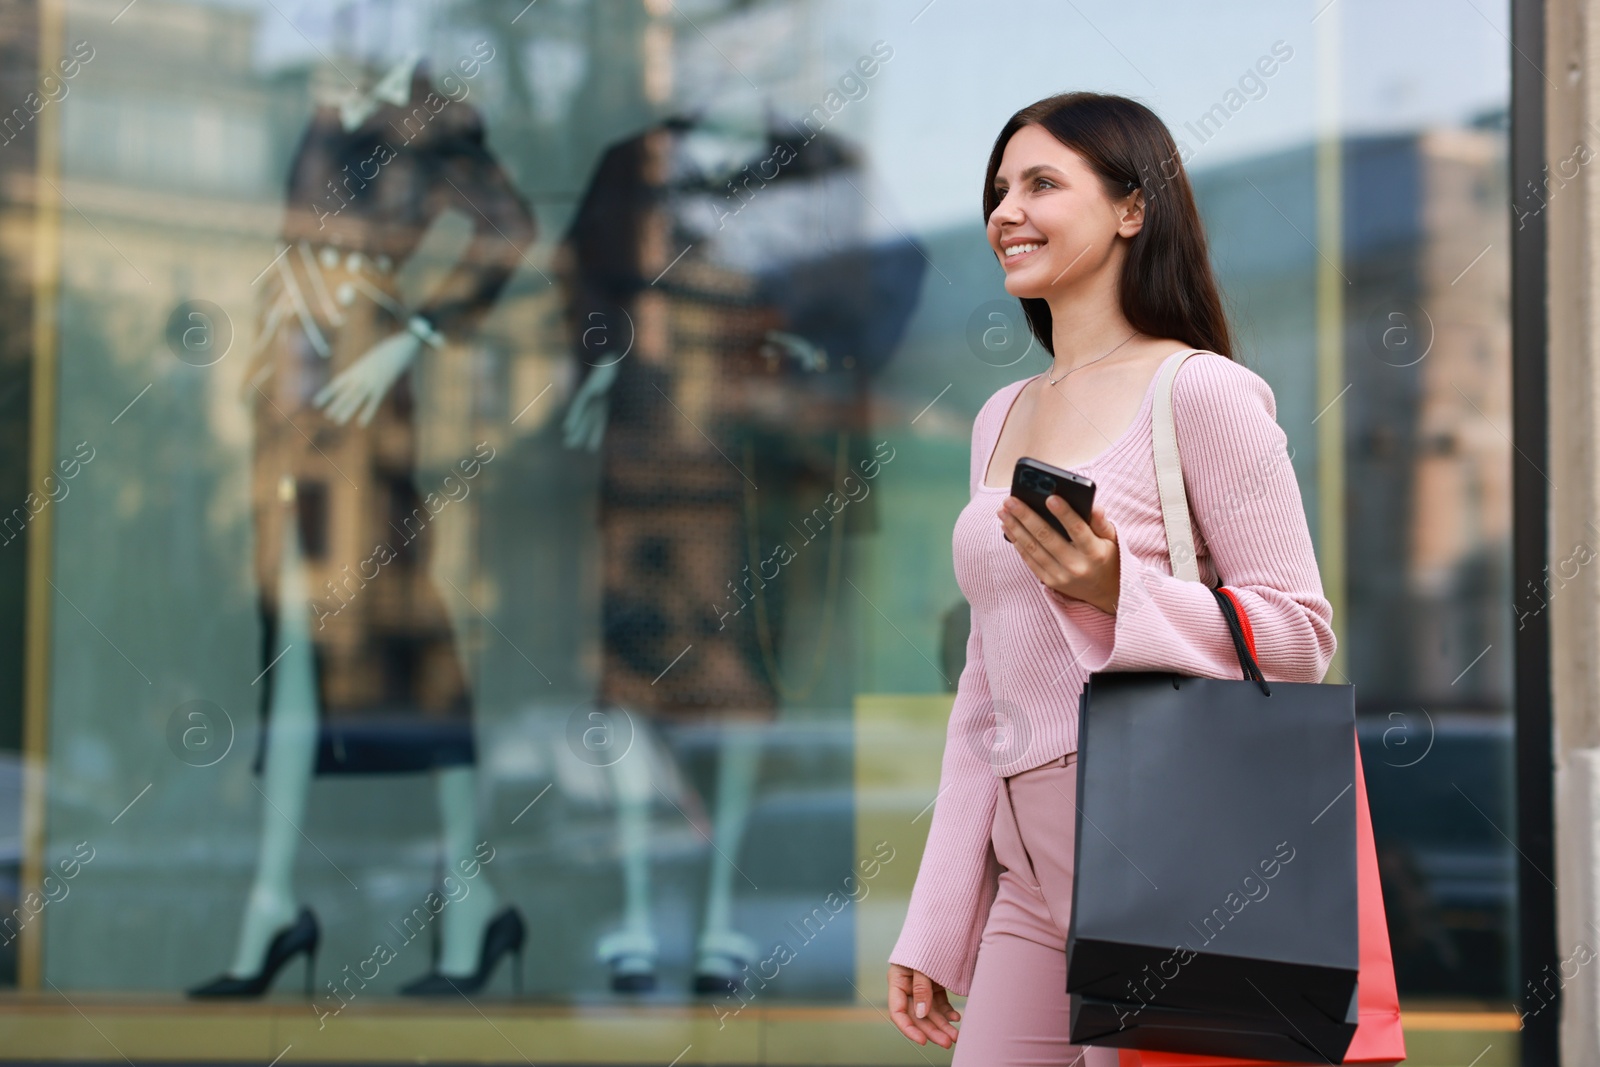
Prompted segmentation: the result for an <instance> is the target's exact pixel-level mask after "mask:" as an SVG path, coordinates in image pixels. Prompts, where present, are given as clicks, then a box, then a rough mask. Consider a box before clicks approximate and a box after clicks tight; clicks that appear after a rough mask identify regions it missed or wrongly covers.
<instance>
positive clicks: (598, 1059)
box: [0, 993, 1517, 1067]
mask: <svg viewBox="0 0 1600 1067" xmlns="http://www.w3.org/2000/svg"><path fill="white" fill-rule="evenodd" d="M80 1013H81V1014H80ZM319 1027H320V1028H319ZM1405 1028H1406V1031H1407V1033H1408V1035H1409V1034H1416V1035H1417V1036H1418V1042H1417V1044H1418V1045H1419V1046H1421V1045H1426V1044H1429V1043H1430V1042H1434V1043H1437V1042H1438V1041H1440V1040H1444V1041H1448V1040H1450V1038H1451V1036H1452V1035H1454V1036H1455V1037H1456V1039H1457V1041H1458V1043H1461V1044H1463V1045H1465V1044H1469V1043H1470V1039H1471V1038H1473V1037H1476V1038H1477V1040H1478V1041H1483V1040H1489V1039H1491V1037H1492V1034H1494V1033H1500V1032H1506V1031H1514V1030H1515V1029H1516V1028H1517V1015H1516V1013H1515V1012H1488V1011H1475V1012H1447V1011H1421V1012H1407V1013H1406V1014H1405ZM1478 1035H1485V1036H1481V1037H1480V1036H1478ZM1495 1043H1496V1044H1500V1045H1503V1044H1505V1042H1504V1041H1499V1040H1496V1041H1495ZM289 1046H293V1051H292V1052H291V1053H290V1055H289V1056H288V1057H286V1060H287V1059H298V1060H302V1061H307V1060H309V1061H313V1062H320V1063H336V1062H338V1063H361V1062H399V1061H402V1060H404V1061H406V1062H428V1061H443V1062H451V1063H465V1062H476V1063H518V1064H520V1063H528V1062H533V1063H550V1062H557V1063H573V1064H580V1063H605V1064H653V1065H657V1067H659V1065H660V1064H664V1063H668V1062H676V1063H677V1064H679V1065H680V1067H690V1065H691V1064H771V1065H774V1067H790V1065H800V1064H840V1065H844V1064H851V1065H856V1067H860V1065H864V1064H895V1065H899V1064H905V1065H907V1067H926V1065H927V1064H947V1063H949V1062H950V1053H948V1052H945V1051H944V1050H942V1049H939V1048H937V1047H935V1046H933V1045H931V1044H930V1045H928V1046H926V1047H920V1048H919V1047H918V1046H916V1045H913V1044H911V1043H910V1042H909V1041H907V1040H906V1039H905V1038H904V1037H902V1036H901V1035H900V1032H899V1031H898V1030H896V1029H895V1028H894V1027H893V1026H892V1025H891V1024H890V1023H889V1021H888V1020H887V1019H886V1018H884V1016H883V1014H882V1009H881V1008H877V1007H873V1006H861V1007H849V1006H836V1007H832V1006H830V1007H822V1006H806V1005H795V1006H791V1007H776V1006H762V1005H759V1004H752V1005H751V1006H750V1007H749V1008H747V1009H746V1010H745V1011H744V1012H743V1013H741V1014H740V1015H739V1017H738V1018H737V1019H732V1018H730V1019H728V1020H726V1021H725V1024H724V1025H721V1026H719V1022H718V1019H717V1017H716V1015H715V1013H714V1012H713V1011H712V1010H711V1008H710V1005H709V1004H699V1005H685V1006H671V1007H668V1006H662V1007H627V1006H619V1005H596V1006H594V1007H552V1006H542V1007H516V1008H513V1007H509V1006H508V1005H507V1004H506V1002H505V1001H503V1000H501V1001H495V1000H489V999H480V1000H478V1001H476V1003H475V1004H466V1003H463V1004H461V1005H460V1006H459V1007H453V1006H445V1005H439V1006H430V1007H428V1008H427V1009H426V1010H418V1008H417V1007H416V1006H415V1005H412V1004H401V1003H397V1002H394V1001H373V1002H370V1003H367V1004H361V1003H352V1004H351V1005H350V1006H349V1007H347V1008H346V1009H345V1010H344V1011H343V1012H342V1013H341V1014H339V1015H338V1016H335V1017H330V1018H326V1019H321V1020H319V1019H318V1018H317V1016H316V1014H315V1013H314V1012H313V1011H312V1010H310V1007H309V1005H308V1003H307V1002H305V1001H297V1000H291V999H287V998H286V999H283V1000H269V1001H264V1002H257V1003H252V1004H232V1005H204V1004H195V1003H193V1002H186V1001H179V1000H174V999H169V998H161V999H159V1000H158V999H147V1000H143V1001H141V1000H137V999H133V998H129V997H121V998H116V999H113V998H108V997H106V996H103V995H95V994H89V993H84V994H74V995H73V997H72V1002H71V1003H70V1004H68V1003H66V1002H65V1001H63V1000H62V998H60V997H56V996H50V997H44V996H20V997H15V998H3V999H0V1062H5V1061H8V1060H56V1061H61V1060H79V1061H86V1060H104V1059H111V1058H121V1057H127V1058H128V1059H130V1060H132V1061H134V1062H141V1061H146V1060H158V1061H159V1060H166V1061H190V1062H197V1061H209V1062H213V1063H226V1062H255V1063H267V1062H270V1061H272V1060H273V1058H274V1057H276V1056H279V1055H280V1054H282V1053H283V1052H284V1051H285V1049H286V1048H288V1047H289ZM1474 1047H1475V1046H1474ZM1418 1051H1421V1049H1420V1048H1419V1050H1418ZM673 1057H679V1058H678V1059H677V1060H676V1061H674V1060H673ZM1414 1059H1417V1057H1414ZM1420 1061H1421V1062H1423V1063H1429V1064H1431V1063H1434V1062H1453V1061H1449V1060H1443V1061H1436V1060H1435V1059H1433V1058H1429V1057H1427V1056H1426V1055H1423V1056H1422V1057H1420ZM1496 1062H1504V1061H1498V1060H1497V1061H1496Z"/></svg>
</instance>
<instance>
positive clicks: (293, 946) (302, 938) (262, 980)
mask: <svg viewBox="0 0 1600 1067" xmlns="http://www.w3.org/2000/svg"><path fill="white" fill-rule="evenodd" d="M321 940H322V931H321V930H320V929H319V928H318V926H317V917H316V916H315V915H313V914H311V909H310V908H301V909H300V915H299V917H298V918H296V919H295V921H294V922H292V923H290V924H289V925H288V926H285V927H284V928H283V929H281V930H279V931H278V932H277V933H276V934H274V935H273V938H272V943H271V944H269V945H268V946H267V957H266V959H264V960H262V961H261V970H259V971H257V972H256V973H255V974H253V975H251V976H250V977H248V978H235V977H233V976H232V975H229V974H224V975H220V976H218V977H216V978H213V979H212V980H211V981H209V982H202V983H201V984H200V985H197V986H195V987H194V988H192V989H190V990H189V991H188V993H189V996H191V997H259V996H261V995H262V994H263V993H265V992H266V991H267V989H268V988H269V987H270V986H271V985H272V980H273V979H274V978H276V977H277V976H278V972H279V971H281V970H282V969H283V965H284V964H286V963H288V962H289V961H290V960H292V959H294V957H295V956H296V955H298V954H299V953H302V952H304V953H305V954H306V996H308V997H309V996H310V995H311V975H312V971H313V969H314V968H315V966H316V959H317V943H318V942H319V941H321Z"/></svg>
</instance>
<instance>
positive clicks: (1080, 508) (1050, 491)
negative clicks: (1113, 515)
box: [1011, 456, 1094, 541]
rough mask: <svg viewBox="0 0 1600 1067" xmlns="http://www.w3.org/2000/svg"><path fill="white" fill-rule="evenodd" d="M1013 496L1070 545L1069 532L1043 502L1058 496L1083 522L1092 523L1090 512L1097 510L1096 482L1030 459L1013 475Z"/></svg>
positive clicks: (1019, 465)
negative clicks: (1095, 507) (1036, 513)
mask: <svg viewBox="0 0 1600 1067" xmlns="http://www.w3.org/2000/svg"><path fill="white" fill-rule="evenodd" d="M1011 495H1012V496H1014V497H1016V498H1017V499H1018V500H1020V501H1022V502H1023V503H1024V504H1026V505H1028V506H1029V507H1030V508H1032V509H1033V510H1034V511H1036V512H1038V513H1039V517H1040V518H1042V519H1043V520H1044V521H1045V522H1048V523H1049V524H1050V525H1051V526H1052V527H1053V528H1054V529H1055V531H1056V533H1058V534H1060V535H1061V536H1062V537H1066V538H1067V540H1068V541H1070V540H1072V538H1070V537H1067V531H1066V528H1065V527H1063V526H1062V525H1061V520H1060V519H1058V518H1056V517H1055V516H1054V515H1053V514H1051V513H1050V509H1049V508H1047V507H1045V503H1044V502H1045V501H1046V500H1048V499H1049V498H1050V497H1051V496H1052V495H1055V496H1059V497H1060V498H1061V499H1062V500H1065V501H1066V502H1067V506H1068V507H1070V508H1071V509H1072V510H1073V511H1076V512H1077V513H1078V514H1079V515H1080V516H1081V517H1082V518H1083V521H1084V522H1088V521H1089V512H1090V511H1092V510H1093V509H1094V482H1093V480H1091V479H1089V478H1085V477H1084V476H1083V475H1081V474H1073V473H1072V472H1071V471H1064V470H1062V469H1061V468H1060V467H1052V466H1051V465H1050V464H1048V463H1044V462H1041V461H1040V460H1037V459H1031V458H1029V457H1027V456H1023V457H1022V458H1021V459H1019V460H1017V467H1016V469H1015V470H1014V471H1012V472H1011Z"/></svg>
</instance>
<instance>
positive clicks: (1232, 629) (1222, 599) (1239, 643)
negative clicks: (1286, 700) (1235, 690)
mask: <svg viewBox="0 0 1600 1067" xmlns="http://www.w3.org/2000/svg"><path fill="white" fill-rule="evenodd" d="M1211 595H1212V596H1213V597H1215V598H1216V600H1217V607H1219V608H1221V609H1222V617H1223V618H1224V619H1225V620H1227V623H1228V636H1230V637H1232V638H1233V650H1234V652H1236V653H1238V655H1239V668H1240V669H1241V670H1243V671H1244V676H1245V679H1246V680H1247V681H1251V682H1255V683H1256V684H1257V685H1259V686H1260V687H1261V692H1262V695H1264V696H1271V695H1272V690H1271V688H1270V687H1268V685H1267V677H1266V675H1264V674H1262V673H1261V667H1260V666H1259V665H1258V664H1257V663H1256V657H1255V654H1254V652H1253V651H1252V650H1251V646H1252V645H1253V644H1254V642H1252V641H1250V640H1249V639H1248V638H1247V637H1246V636H1245V630H1244V625H1243V624H1242V623H1241V622H1240V615H1239V605H1238V603H1237V602H1235V601H1234V599H1233V594H1232V593H1228V592H1224V591H1223V589H1222V587H1221V586H1218V587H1217V588H1215V589H1213V590H1211Z"/></svg>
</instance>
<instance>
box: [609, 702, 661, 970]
mask: <svg viewBox="0 0 1600 1067" xmlns="http://www.w3.org/2000/svg"><path fill="white" fill-rule="evenodd" d="M636 721H637V720H636ZM640 729H641V733H640V735H639V737H638V739H637V742H636V743H635V745H634V746H633V749H632V750H631V751H630V752H629V753H628V754H627V755H625V756H623V757H622V759H620V760H618V761H617V762H616V763H613V764H612V765H611V769H610V773H611V783H612V788H613V789H614V790H615V791H616V797H617V844H618V850H619V852H620V853H621V859H622V886H623V920H622V927H621V929H619V930H616V931H613V932H612V933H609V934H607V935H606V936H604V937H602V938H601V939H600V944H599V946H598V955H599V957H600V959H601V961H602V962H605V963H609V964H610V965H611V969H612V985H613V987H614V988H617V989H623V990H644V989H648V988H651V987H652V986H653V985H654V975H655V960H656V955H657V953H658V951H659V947H658V943H657V940H656V936H655V931H654V928H653V924H652V922H651V918H650V802H651V794H652V792H653V786H652V785H651V774H650V764H651V759H652V754H651V751H650V746H649V738H648V737H647V736H646V735H645V734H644V733H643V732H642V730H643V727H642V726H641V728H640Z"/></svg>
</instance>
